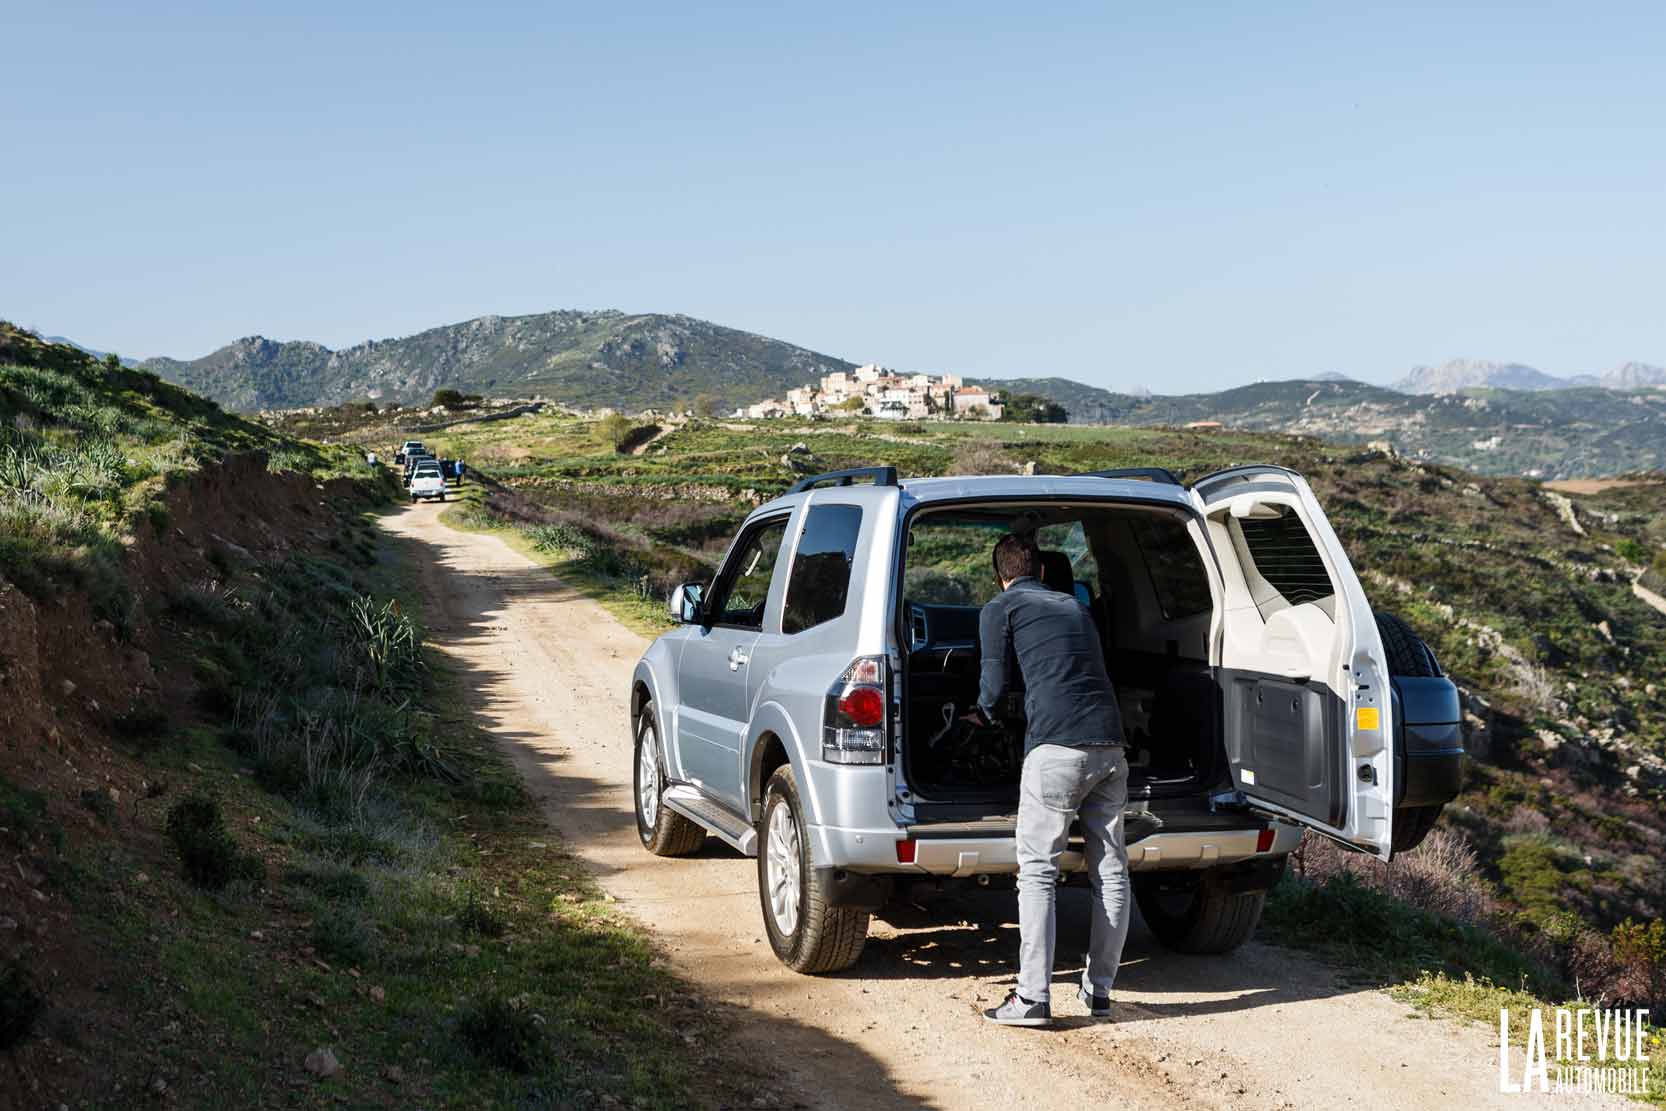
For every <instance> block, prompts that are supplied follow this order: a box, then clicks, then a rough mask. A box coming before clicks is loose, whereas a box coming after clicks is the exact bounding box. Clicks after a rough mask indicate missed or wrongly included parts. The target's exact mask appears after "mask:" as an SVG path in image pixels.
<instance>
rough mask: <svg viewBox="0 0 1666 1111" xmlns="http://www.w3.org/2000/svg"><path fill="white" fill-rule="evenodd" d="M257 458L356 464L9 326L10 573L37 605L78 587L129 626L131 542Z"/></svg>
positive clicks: (4, 357)
mask: <svg viewBox="0 0 1666 1111" xmlns="http://www.w3.org/2000/svg"><path fill="white" fill-rule="evenodd" d="M250 451H265V452H268V453H269V454H270V465H271V467H272V468H273V469H274V470H276V469H289V470H296V471H301V472H304V473H308V474H311V475H313V476H314V477H316V478H319V479H325V478H330V477H334V476H337V475H340V474H343V473H347V471H348V470H349V469H351V468H352V467H353V465H354V463H355V462H356V460H355V459H354V457H353V454H352V453H351V452H349V451H347V450H346V449H343V448H335V447H324V446H321V445H318V444H312V443H307V442H304V441H300V440H296V439H294V438H292V437H289V436H285V435H282V434H279V433H275V432H273V431H272V430H271V429H269V428H267V427H266V426H264V425H261V424H258V423H256V422H254V421H249V420H245V419H243V418H241V417H237V416H234V415H232V414H229V413H226V412H225V411H223V410H222V409H220V408H219V407H218V406H217V405H215V404H214V403H212V402H210V401H207V400H205V399H203V398H200V397H198V396H196V395H195V394H192V393H189V392H187V391H185V390H182V389H180V388H179V387H177V386H172V385H169V384H168V383H166V382H163V381H162V380H161V379H159V378H157V377H156V376H155V375H152V374H147V373H145V372H143V371H139V370H133V369H129V368H123V367H121V366H119V365H111V364H110V363H101V362H98V361H96V360H94V359H93V358H92V357H91V356H90V355H87V354H86V353H84V352H82V351H79V350H77V349H75V348H71V347H68V346H63V345H55V344H46V343H43V342H42V341H40V340H39V339H38V338H36V337H35V336H33V335H32V334H30V333H28V332H23V331H20V330H18V329H16V328H14V327H12V326H11V325H9V324H6V323H4V322H0V575H3V576H5V577H6V578H7V579H10V580H11V581H12V582H13V583H15V584H16V585H18V586H19V587H21V588H23V589H24V590H25V591H27V592H28V593H30V594H31V595H34V596H36V597H41V596H43V595H45V594H47V593H49V592H51V591H52V590H53V589H54V588H56V587H59V586H62V585H65V584H68V585H72V586H79V587H82V588H85V589H87V590H88V592H89V593H90V594H91V595H92V598H93V602H94V606H95V609H96V611H97V612H98V613H99V615H100V616H102V617H105V618H108V619H109V620H111V621H112V622H114V623H115V624H117V625H118V626H125V625H126V624H127V621H128V619H129V616H130V615H129V613H128V608H129V607H130V606H131V604H132V595H131V591H129V590H128V589H126V584H125V583H124V582H123V579H122V571H121V567H120V564H121V556H122V550H123V545H124V541H126V540H127V539H129V538H130V537H131V536H132V534H133V532H134V530H135V529H136V528H137V527H139V526H140V525H141V524H144V523H147V522H148V523H150V524H152V525H155V526H157V527H159V528H160V527H163V526H165V525H166V523H167V522H166V512H167V511H166V508H165V506H164V505H163V504H162V496H163V494H164V493H165V492H166V491H167V489H168V488H169V487H170V486H171V485H172V484H174V483H177V482H179V481H181V480H183V479H185V478H188V477H189V476H190V475H191V474H193V473H195V472H196V471H198V470H200V469H201V468H202V467H203V466H204V465H205V464H208V463H213V462H218V461H219V460H221V459H223V458H224V457H226V456H227V455H230V454H235V453H239V452H250Z"/></svg>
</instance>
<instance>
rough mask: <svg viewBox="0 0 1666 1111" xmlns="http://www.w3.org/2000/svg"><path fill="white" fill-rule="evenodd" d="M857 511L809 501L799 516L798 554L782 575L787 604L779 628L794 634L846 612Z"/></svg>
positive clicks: (857, 530) (857, 528)
mask: <svg viewBox="0 0 1666 1111" xmlns="http://www.w3.org/2000/svg"><path fill="white" fill-rule="evenodd" d="M861 531H862V510H861V508H860V507H858V506H854V505H812V506H811V507H810V512H809V513H808V514H806V515H805V518H804V531H803V532H802V533H801V534H800V535H799V540H798V552H797V554H796V555H794V556H793V565H792V574H791V575H790V576H789V577H788V579H787V604H786V608H785V609H784V610H782V612H781V631H782V632H783V633H798V632H803V631H804V630H805V629H809V628H813V627H814V626H816V625H820V624H822V623H823V622H825V621H832V620H833V619H834V618H835V617H839V616H841V615H843V613H844V612H845V600H846V598H847V597H848V596H849V594H850V565H851V561H852V560H853V559H854V558H855V556H856V537H857V534H858V533H860V532H861Z"/></svg>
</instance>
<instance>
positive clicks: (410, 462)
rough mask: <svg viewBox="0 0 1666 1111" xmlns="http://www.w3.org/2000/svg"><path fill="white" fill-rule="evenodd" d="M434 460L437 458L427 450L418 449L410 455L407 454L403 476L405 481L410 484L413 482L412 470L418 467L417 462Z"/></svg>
mask: <svg viewBox="0 0 1666 1111" xmlns="http://www.w3.org/2000/svg"><path fill="white" fill-rule="evenodd" d="M434 461H435V460H434V457H433V456H432V455H429V454H428V453H427V452H426V451H423V450H421V449H418V450H416V451H413V452H411V453H409V454H408V455H406V456H405V462H404V464H403V466H404V474H403V476H402V477H403V479H404V481H405V485H407V486H409V485H410V484H411V472H412V471H414V470H416V469H417V464H418V463H423V462H434Z"/></svg>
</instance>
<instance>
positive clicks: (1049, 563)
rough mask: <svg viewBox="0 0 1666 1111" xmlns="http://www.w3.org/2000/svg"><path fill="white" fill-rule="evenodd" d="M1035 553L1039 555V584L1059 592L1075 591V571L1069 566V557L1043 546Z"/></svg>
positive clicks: (1070, 592) (1072, 592)
mask: <svg viewBox="0 0 1666 1111" xmlns="http://www.w3.org/2000/svg"><path fill="white" fill-rule="evenodd" d="M1037 554H1038V555H1040V556H1041V584H1042V585H1043V586H1045V587H1047V588H1048V589H1049V590H1056V591H1058V592H1059V593H1060V594H1074V593H1076V572H1075V571H1074V570H1073V569H1072V568H1071V566H1070V557H1069V556H1068V555H1066V554H1065V553H1063V552H1055V551H1049V550H1047V549H1045V548H1043V549H1040V550H1039V551H1038V553H1037Z"/></svg>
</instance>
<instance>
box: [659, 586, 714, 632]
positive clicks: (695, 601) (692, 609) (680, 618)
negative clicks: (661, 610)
mask: <svg viewBox="0 0 1666 1111" xmlns="http://www.w3.org/2000/svg"><path fill="white" fill-rule="evenodd" d="M705 593H706V585H705V584H704V583H683V584H682V585H681V586H679V587H677V588H676V589H675V590H673V591H672V592H671V601H670V603H669V604H668V605H667V607H666V608H667V609H669V610H670V611H671V617H672V619H673V620H675V621H677V622H679V623H681V624H683V625H692V624H694V623H695V622H696V621H698V620H700V601H701V599H702V598H703V597H704V596H705Z"/></svg>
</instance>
